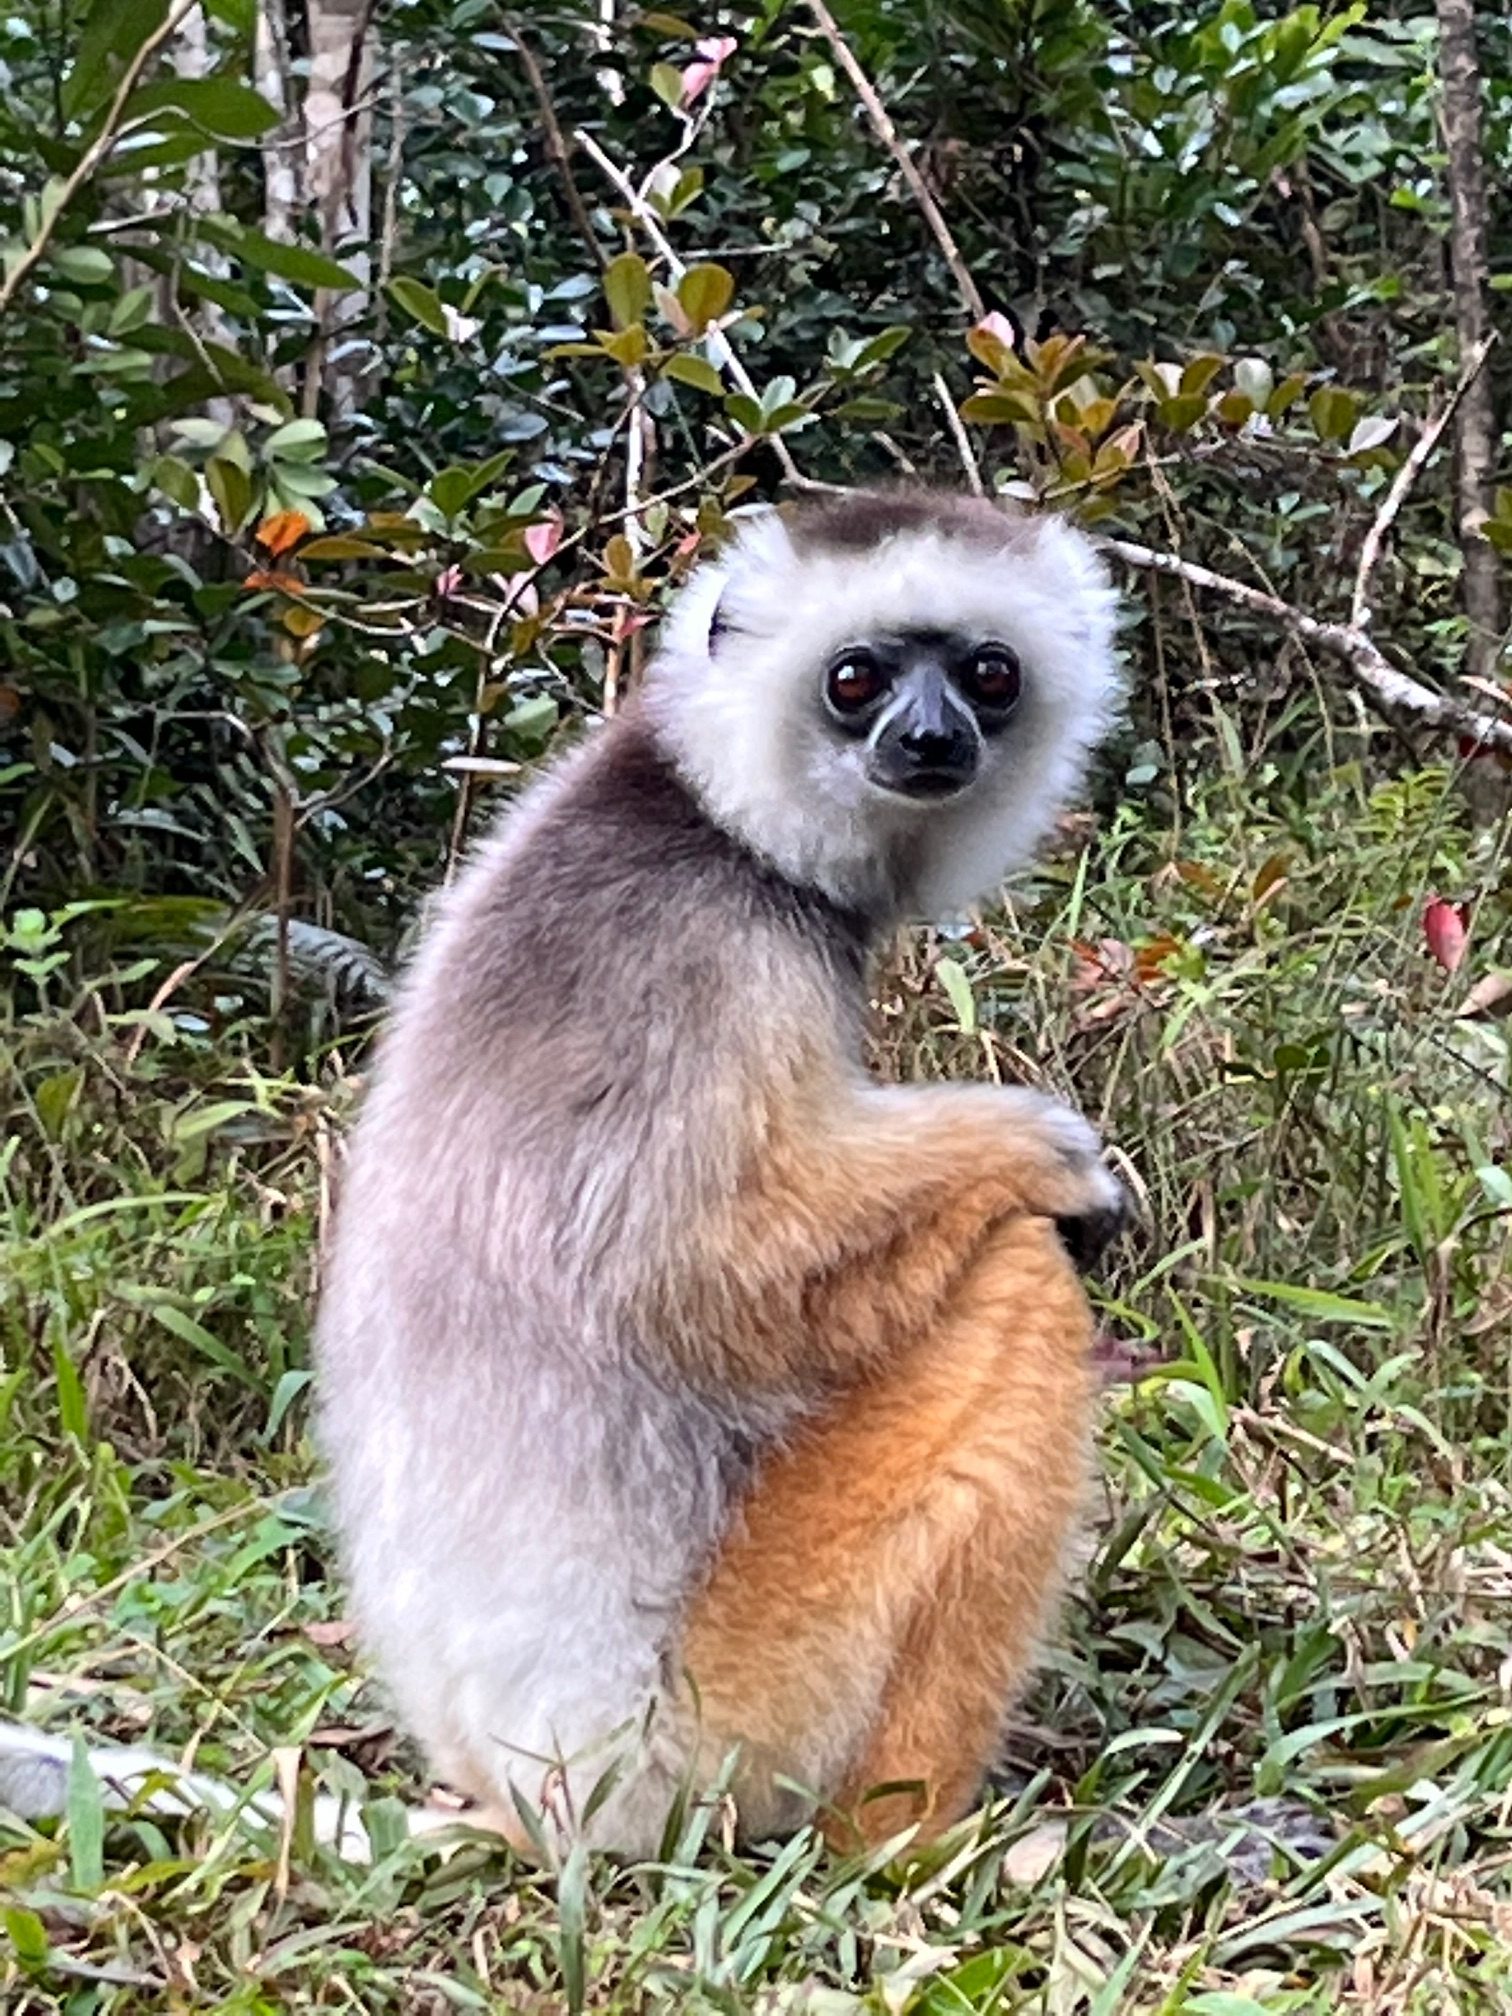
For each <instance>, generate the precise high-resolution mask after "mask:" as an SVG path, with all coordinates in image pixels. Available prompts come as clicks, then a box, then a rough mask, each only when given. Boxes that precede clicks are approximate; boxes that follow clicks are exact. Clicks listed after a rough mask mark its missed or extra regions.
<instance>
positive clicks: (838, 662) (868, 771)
mask: <svg viewBox="0 0 1512 2016" xmlns="http://www.w3.org/2000/svg"><path fill="white" fill-rule="evenodd" d="M1022 688H1023V671H1022V668H1021V666H1020V664H1019V659H1018V655H1017V653H1016V652H1015V651H1013V650H1012V649H1011V648H1010V647H1009V646H1008V645H1007V644H1004V643H1002V642H1001V641H1000V640H998V639H996V638H992V637H981V636H975V635H970V634H967V633H963V632H960V631H954V630H923V629H921V630H900V631H893V632H888V633H883V634H878V635H876V636H870V637H866V638H864V639H860V638H858V639H856V640H854V641H852V642H850V643H847V644H845V645H843V646H842V647H841V648H840V649H839V650H837V651H835V652H833V653H832V654H831V655H830V657H829V659H828V661H827V663H826V664H825V666H824V669H823V673H822V677H821V686H820V709H821V712H822V716H823V719H824V721H825V724H826V726H827V728H828V730H829V732H830V733H831V734H832V735H834V736H836V737H837V738H839V740H840V741H841V743H842V745H847V744H848V745H850V746H851V747H853V748H854V749H855V751H856V755H857V758H858V760H859V762H860V766H861V771H862V774H863V776H864V778H865V780H866V782H867V784H868V785H870V786H871V787H872V788H873V789H874V790H876V791H879V792H882V793H885V794H886V795H887V796H888V797H890V798H894V799H899V798H901V799H906V800H908V801H910V802H911V803H913V804H915V805H920V806H925V805H930V804H944V803H946V802H948V801H949V800H951V799H955V798H959V797H960V796H961V794H962V793H963V792H965V791H968V790H969V789H970V788H971V786H972V785H973V784H974V783H975V782H976V780H977V778H978V777H979V776H980V775H981V774H982V772H983V771H984V769H986V768H987V767H989V766H990V762H991V756H992V745H993V743H994V742H995V741H996V740H997V739H998V738H999V737H1001V736H1002V735H1003V734H1004V733H1005V731H1006V730H1007V729H1008V726H1009V723H1010V721H1011V720H1012V718H1013V713H1014V710H1015V708H1016V707H1017V705H1018V702H1019V695H1020V693H1021V691H1022Z"/></svg>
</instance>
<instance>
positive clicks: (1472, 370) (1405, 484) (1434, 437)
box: [1349, 331, 1496, 630]
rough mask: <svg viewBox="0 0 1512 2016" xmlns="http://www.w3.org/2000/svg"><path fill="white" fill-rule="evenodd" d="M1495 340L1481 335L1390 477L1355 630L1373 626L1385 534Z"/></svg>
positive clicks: (1364, 562)
mask: <svg viewBox="0 0 1512 2016" xmlns="http://www.w3.org/2000/svg"><path fill="white" fill-rule="evenodd" d="M1495 341H1496V335H1495V332H1494V331H1493V332H1492V333H1491V334H1490V335H1489V336H1484V337H1482V339H1481V341H1480V342H1479V343H1478V344H1477V345H1476V347H1475V349H1474V350H1473V351H1472V352H1471V354H1470V355H1469V356H1468V357H1467V358H1466V359H1465V364H1464V368H1463V370H1462V371H1461V372H1460V376H1459V383H1458V384H1457V385H1456V386H1455V388H1454V390H1453V392H1451V393H1450V395H1449V397H1448V399H1447V400H1446V401H1445V402H1444V404H1443V405H1442V406H1441V407H1440V408H1439V409H1438V411H1437V412H1435V413H1430V414H1429V416H1428V419H1427V420H1426V422H1425V423H1424V426H1423V431H1422V433H1421V434H1419V436H1418V438H1417V440H1416V441H1414V442H1413V444H1412V450H1411V452H1410V454H1409V455H1408V456H1407V459H1406V460H1405V461H1404V462H1403V464H1402V466H1401V468H1400V469H1398V471H1397V472H1396V475H1395V476H1394V477H1393V478H1392V479H1391V487H1390V489H1389V490H1388V491H1387V492H1386V496H1385V500H1384V501H1383V503H1382V505H1381V508H1380V510H1379V511H1378V512H1377V513H1376V515H1375V519H1374V521H1373V523H1372V524H1371V527H1370V530H1369V531H1368V532H1367V533H1366V534H1365V538H1364V541H1363V543H1362V544H1361V547H1360V564H1359V567H1358V569H1357V571H1356V573H1355V584H1354V594H1353V595H1352V596H1351V597H1350V602H1349V621H1350V624H1351V626H1352V627H1353V628H1354V629H1356V630H1368V629H1369V627H1370V583H1371V578H1372V576H1373V575H1374V573H1375V570H1376V568H1377V566H1378V565H1379V564H1380V559H1381V547H1382V544H1383V543H1384V541H1385V538H1386V534H1387V533H1388V532H1389V531H1390V530H1391V527H1392V525H1393V524H1394V523H1395V522H1396V517H1397V513H1398V512H1399V511H1400V510H1401V508H1402V506H1403V505H1404V504H1405V503H1406V501H1407V498H1408V494H1409V493H1410V491H1411V489H1412V486H1413V484H1414V483H1416V481H1417V479H1418V477H1419V476H1420V475H1421V474H1422V472H1423V470H1424V468H1425V467H1426V466H1427V463H1428V460H1429V457H1430V456H1431V455H1432V454H1433V451H1434V449H1435V448H1436V447H1437V446H1438V443H1439V437H1440V435H1441V434H1442V433H1443V431H1444V429H1445V428H1446V427H1447V426H1448V425H1449V422H1450V421H1451V420H1452V419H1453V418H1454V412H1455V408H1456V407H1457V406H1458V405H1459V403H1460V400H1461V399H1463V397H1464V396H1465V392H1466V390H1467V389H1468V387H1469V386H1470V385H1471V384H1472V383H1473V382H1474V380H1475V379H1476V378H1477V377H1479V375H1480V372H1481V370H1482V367H1483V366H1484V364H1485V362H1486V359H1487V358H1488V357H1489V356H1490V354H1491V347H1492V345H1493V344H1494V343H1495Z"/></svg>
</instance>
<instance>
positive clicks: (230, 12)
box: [205, 0, 257, 35]
mask: <svg viewBox="0 0 1512 2016" xmlns="http://www.w3.org/2000/svg"><path fill="white" fill-rule="evenodd" d="M205 12H206V13H207V14H208V15H209V16H210V18H211V20H212V21H219V22H220V23H221V24H222V25H223V26H224V27H226V28H229V29H231V30H232V31H233V32H234V33H235V34H237V35H251V34H252V33H253V32H254V31H255V30H256V27H257V0H205Z"/></svg>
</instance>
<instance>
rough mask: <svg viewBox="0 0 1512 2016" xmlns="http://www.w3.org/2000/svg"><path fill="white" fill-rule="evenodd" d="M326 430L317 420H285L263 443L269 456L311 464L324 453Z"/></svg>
mask: <svg viewBox="0 0 1512 2016" xmlns="http://www.w3.org/2000/svg"><path fill="white" fill-rule="evenodd" d="M326 440H327V437H326V430H325V427H324V425H323V424H322V422H321V421H319V420H306V419H299V420H286V421H285V422H284V424H283V426H282V427H277V428H275V429H274V430H273V432H272V433H271V434H270V435H269V436H268V438H267V440H266V441H265V442H264V443H263V446H264V448H265V449H266V450H267V452H268V453H269V454H270V455H277V456H281V457H283V458H284V459H285V460H287V461H291V462H313V461H314V460H315V459H316V457H317V456H320V455H323V454H324V453H325V451H326Z"/></svg>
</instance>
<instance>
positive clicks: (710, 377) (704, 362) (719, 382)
mask: <svg viewBox="0 0 1512 2016" xmlns="http://www.w3.org/2000/svg"><path fill="white" fill-rule="evenodd" d="M663 375H664V376H665V377H668V378H675V379H676V380H677V381H678V383H679V384H680V385H694V386H696V387H697V388H698V390H699V391H700V392H711V393H713V395H714V397H715V398H716V399H717V398H718V397H719V395H720V394H721V393H722V392H723V391H724V380H723V379H722V378H721V377H720V375H719V373H718V372H717V371H716V370H715V368H714V366H713V365H712V364H711V363H710V362H709V360H708V358H707V357H695V356H692V355H691V354H690V353H689V352H688V351H686V350H682V351H679V352H678V354H677V356H675V357H672V358H669V359H668V361H667V364H666V366H665V368H664V372H663Z"/></svg>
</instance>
